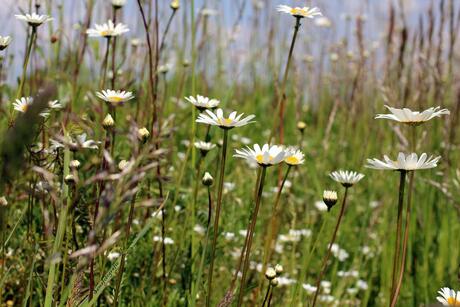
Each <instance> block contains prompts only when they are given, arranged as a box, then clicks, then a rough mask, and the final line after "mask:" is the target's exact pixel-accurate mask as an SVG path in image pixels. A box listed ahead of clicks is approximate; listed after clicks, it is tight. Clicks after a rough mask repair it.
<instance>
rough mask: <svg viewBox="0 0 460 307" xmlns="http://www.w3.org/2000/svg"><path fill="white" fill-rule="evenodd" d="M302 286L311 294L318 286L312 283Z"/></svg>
mask: <svg viewBox="0 0 460 307" xmlns="http://www.w3.org/2000/svg"><path fill="white" fill-rule="evenodd" d="M302 288H304V290H305V291H307V292H308V293H309V294H313V293H315V292H316V287H315V286H312V285H310V284H302Z"/></svg>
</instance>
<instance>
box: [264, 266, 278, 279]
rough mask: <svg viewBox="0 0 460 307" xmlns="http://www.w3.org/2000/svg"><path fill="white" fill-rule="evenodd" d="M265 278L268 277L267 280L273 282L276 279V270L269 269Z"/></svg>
mask: <svg viewBox="0 0 460 307" xmlns="http://www.w3.org/2000/svg"><path fill="white" fill-rule="evenodd" d="M265 277H267V279H269V280H272V279H273V278H275V277H276V271H275V269H274V268H268V269H267V270H266V271H265Z"/></svg>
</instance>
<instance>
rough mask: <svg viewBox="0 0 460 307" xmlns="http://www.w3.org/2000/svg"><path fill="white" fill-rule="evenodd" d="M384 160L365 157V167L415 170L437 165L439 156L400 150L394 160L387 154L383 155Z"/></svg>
mask: <svg viewBox="0 0 460 307" xmlns="http://www.w3.org/2000/svg"><path fill="white" fill-rule="evenodd" d="M383 159H384V161H381V160H378V159H367V163H368V165H366V167H368V168H373V169H378V170H395V171H403V170H404V171H415V170H420V169H429V168H434V167H436V166H437V163H438V161H439V160H440V159H441V157H440V156H438V157H433V156H430V157H428V155H427V154H426V153H423V154H421V155H420V157H418V156H417V154H416V153H411V154H410V155H407V156H406V155H404V153H402V152H400V153H399V155H398V159H397V160H396V161H393V160H391V159H390V158H388V156H386V155H385V156H383Z"/></svg>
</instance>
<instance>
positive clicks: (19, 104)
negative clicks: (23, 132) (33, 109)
mask: <svg viewBox="0 0 460 307" xmlns="http://www.w3.org/2000/svg"><path fill="white" fill-rule="evenodd" d="M32 103H33V98H32V97H22V98H21V99H16V102H15V103H13V107H14V109H15V110H16V111H18V112H21V113H26V112H27V110H28V109H29V107H30V106H31V105H32Z"/></svg>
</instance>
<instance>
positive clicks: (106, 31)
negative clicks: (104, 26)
mask: <svg viewBox="0 0 460 307" xmlns="http://www.w3.org/2000/svg"><path fill="white" fill-rule="evenodd" d="M101 36H110V31H108V30H103V31H101Z"/></svg>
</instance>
